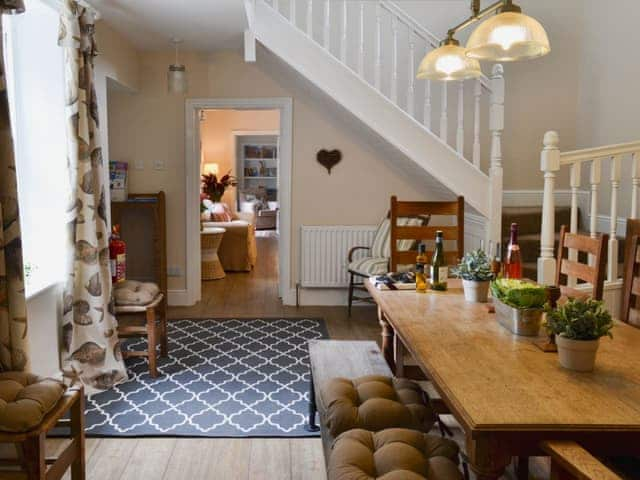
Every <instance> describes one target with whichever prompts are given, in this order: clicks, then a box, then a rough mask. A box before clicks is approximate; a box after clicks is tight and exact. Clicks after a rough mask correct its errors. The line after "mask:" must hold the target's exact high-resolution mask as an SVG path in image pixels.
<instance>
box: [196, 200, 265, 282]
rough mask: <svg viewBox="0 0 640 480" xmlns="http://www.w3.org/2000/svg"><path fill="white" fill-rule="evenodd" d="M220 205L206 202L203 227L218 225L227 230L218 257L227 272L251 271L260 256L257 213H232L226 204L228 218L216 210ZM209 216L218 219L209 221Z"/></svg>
mask: <svg viewBox="0 0 640 480" xmlns="http://www.w3.org/2000/svg"><path fill="white" fill-rule="evenodd" d="M205 202H206V201H205ZM218 205H220V204H212V203H211V202H209V204H205V206H206V208H207V210H205V212H203V215H202V218H203V220H202V227H203V228H209V227H218V228H224V229H225V230H226V231H225V233H224V235H223V236H222V242H221V243H220V247H219V248H218V257H220V263H221V264H222V267H223V268H224V270H225V271H226V272H250V271H251V269H252V268H253V267H254V266H255V265H256V261H257V258H258V251H257V248H256V236H255V214H254V213H253V212H237V213H231V212H230V211H228V207H226V205H225V207H226V209H225V213H226V218H225V217H220V216H219V212H217V210H216V209H218V208H220V207H219V206H218ZM216 214H217V215H216ZM214 215H216V216H214ZM207 218H212V219H216V220H217V221H209V220H206V219H207ZM221 218H224V221H220V220H219V219H221Z"/></svg>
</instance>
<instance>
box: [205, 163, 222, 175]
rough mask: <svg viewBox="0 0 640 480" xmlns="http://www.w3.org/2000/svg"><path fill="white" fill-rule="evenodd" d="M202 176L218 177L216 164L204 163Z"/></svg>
mask: <svg viewBox="0 0 640 480" xmlns="http://www.w3.org/2000/svg"><path fill="white" fill-rule="evenodd" d="M202 174H203V175H218V164H217V163H205V164H204V168H203V170H202Z"/></svg>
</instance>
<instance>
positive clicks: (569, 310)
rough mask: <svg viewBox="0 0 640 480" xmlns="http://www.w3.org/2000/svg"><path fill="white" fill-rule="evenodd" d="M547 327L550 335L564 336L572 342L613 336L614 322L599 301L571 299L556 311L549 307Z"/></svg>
mask: <svg viewBox="0 0 640 480" xmlns="http://www.w3.org/2000/svg"><path fill="white" fill-rule="evenodd" d="M546 313H547V322H546V324H545V327H546V328H547V331H548V332H549V333H553V334H555V335H562V336H563V337H565V338H569V339H572V340H597V339H598V338H600V337H604V336H608V337H613V336H612V335H611V329H612V328H613V320H612V319H611V314H610V313H609V312H608V311H607V310H606V309H605V308H604V303H603V302H601V301H597V300H592V299H590V298H589V299H586V300H580V299H569V300H568V301H567V302H566V303H565V304H564V305H561V306H559V307H558V308H556V309H552V308H550V307H548V306H547V308H546Z"/></svg>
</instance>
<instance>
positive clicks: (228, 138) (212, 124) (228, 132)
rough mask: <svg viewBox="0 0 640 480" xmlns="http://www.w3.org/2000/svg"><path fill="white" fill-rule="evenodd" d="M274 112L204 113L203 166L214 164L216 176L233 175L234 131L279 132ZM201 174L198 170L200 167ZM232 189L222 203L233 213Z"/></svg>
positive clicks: (201, 128) (235, 172)
mask: <svg viewBox="0 0 640 480" xmlns="http://www.w3.org/2000/svg"><path fill="white" fill-rule="evenodd" d="M279 130H280V112H279V111H278V110H207V111H206V114H205V120H204V121H202V122H201V123H200V139H201V143H202V160H203V163H217V164H218V172H219V175H224V174H226V173H227V172H229V171H231V173H232V175H236V176H237V175H238V172H237V171H236V145H235V138H234V135H233V132H234V131H279ZM201 171H202V167H201ZM235 198H236V188H235V187H232V188H229V189H227V191H226V192H225V194H224V197H223V198H222V200H223V201H224V202H225V203H227V205H229V206H230V207H231V209H232V210H234V211H235V210H236V201H235Z"/></svg>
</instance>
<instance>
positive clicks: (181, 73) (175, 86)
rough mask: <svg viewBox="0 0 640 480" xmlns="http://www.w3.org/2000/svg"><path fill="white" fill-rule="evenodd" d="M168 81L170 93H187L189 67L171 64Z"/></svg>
mask: <svg viewBox="0 0 640 480" xmlns="http://www.w3.org/2000/svg"><path fill="white" fill-rule="evenodd" d="M167 83H168V88H169V93H174V94H183V93H187V89H188V88H189V83H188V82H187V69H186V68H185V66H184V65H169V71H168V72H167Z"/></svg>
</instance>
